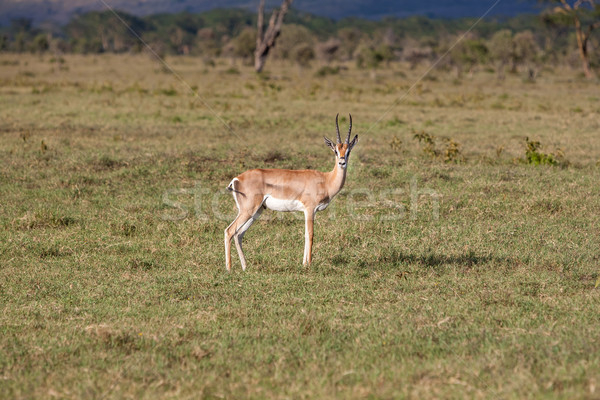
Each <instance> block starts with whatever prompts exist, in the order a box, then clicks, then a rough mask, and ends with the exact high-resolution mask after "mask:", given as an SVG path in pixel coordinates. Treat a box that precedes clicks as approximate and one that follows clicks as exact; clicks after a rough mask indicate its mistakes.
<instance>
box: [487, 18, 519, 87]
mask: <svg viewBox="0 0 600 400" xmlns="http://www.w3.org/2000/svg"><path fill="white" fill-rule="evenodd" d="M488 49H489V52H490V57H491V58H492V60H493V61H496V62H497V63H498V64H499V65H498V78H499V79H504V67H505V66H506V64H508V63H509V62H511V63H512V62H513V61H514V56H515V43H514V41H513V35H512V32H511V31H510V30H508V29H502V30H499V31H498V32H496V33H494V35H493V36H492V38H491V39H490V41H489V43H488Z"/></svg>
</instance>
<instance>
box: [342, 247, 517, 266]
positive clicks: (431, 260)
mask: <svg viewBox="0 0 600 400" xmlns="http://www.w3.org/2000/svg"><path fill="white" fill-rule="evenodd" d="M353 261H354V260H352V258H351V257H350V256H349V255H347V254H337V255H335V256H334V257H333V259H332V263H333V264H334V265H336V266H339V265H344V264H345V265H352V264H355V265H357V266H358V267H359V268H369V269H381V268H383V269H387V268H396V267H407V266H418V267H424V268H433V269H436V270H441V269H444V267H447V266H458V267H463V268H472V267H476V266H480V265H485V264H492V265H507V264H511V263H514V262H516V260H510V259H508V258H507V257H501V256H494V255H489V254H485V255H482V254H477V253H475V252H473V251H467V252H465V253H462V254H439V253H434V252H427V253H421V254H418V253H403V252H400V251H395V250H392V251H390V252H389V253H387V254H377V255H373V257H372V258H369V257H364V258H361V259H359V260H358V261H354V262H353Z"/></svg>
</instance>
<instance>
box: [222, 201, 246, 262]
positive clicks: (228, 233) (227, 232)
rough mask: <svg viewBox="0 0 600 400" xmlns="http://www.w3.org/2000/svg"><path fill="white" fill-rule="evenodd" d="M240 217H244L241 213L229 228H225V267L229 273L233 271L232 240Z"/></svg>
mask: <svg viewBox="0 0 600 400" xmlns="http://www.w3.org/2000/svg"><path fill="white" fill-rule="evenodd" d="M240 217H242V214H241V213H239V214H238V216H237V217H236V218H235V219H234V220H233V222H232V223H231V224H229V226H228V227H227V228H225V267H226V268H227V271H231V238H232V237H233V236H234V234H235V231H236V230H237V225H238V223H239V221H240ZM244 222H245V221H244Z"/></svg>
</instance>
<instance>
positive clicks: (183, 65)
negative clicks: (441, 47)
mask: <svg viewBox="0 0 600 400" xmlns="http://www.w3.org/2000/svg"><path fill="white" fill-rule="evenodd" d="M167 62H168V63H169V64H170V65H171V66H172V67H173V69H174V70H175V71H177V73H178V74H180V77H181V78H182V79H183V80H184V81H185V82H186V83H187V84H189V85H190V86H191V87H193V88H195V89H197V91H198V93H199V96H200V97H199V98H197V97H194V96H193V95H192V94H191V93H190V91H189V90H188V89H187V88H186V86H185V85H184V84H181V82H180V81H178V80H177V79H176V78H175V77H174V76H173V75H172V74H170V73H169V72H168V71H165V69H164V68H162V67H161V66H160V65H159V64H157V63H156V62H154V61H152V60H151V59H149V58H148V57H146V56H142V55H139V56H130V55H121V56H111V55H103V56H87V57H84V56H66V57H64V58H58V59H57V58H54V57H52V56H50V55H46V56H43V57H40V56H25V55H23V56H17V55H10V54H4V55H0V157H1V160H2V162H1V163H0V193H1V195H2V196H1V200H0V202H1V203H0V204H1V207H0V398H7V399H8V398H11V399H24V398H33V397H36V398H73V399H76V398H136V399H137V398H199V397H206V398H356V397H367V398H402V397H410V398H440V397H444V398H465V397H475V398H524V397H532V398H540V397H548V398H598V396H600V352H599V351H598V349H599V348H600V330H599V327H600V312H599V310H600V294H599V293H600V288H595V286H597V281H598V277H599V274H598V267H599V263H600V261H599V260H600V185H599V184H598V182H599V181H600V166H599V165H598V162H599V161H600V137H599V136H598V132H599V131H600V95H599V93H600V90H599V89H600V86H599V85H598V82H587V81H583V80H581V79H580V78H578V77H577V74H576V72H574V71H569V70H561V69H556V70H551V69H545V70H543V71H542V73H541V75H540V77H539V78H538V79H537V81H536V82H535V83H531V82H527V81H525V80H524V79H523V77H522V76H520V75H508V77H507V79H506V80H505V81H503V82H499V81H498V80H497V79H496V77H495V75H494V74H493V73H490V72H486V71H478V72H476V73H474V74H473V75H466V76H464V77H462V78H461V79H457V78H456V77H455V76H454V75H453V74H451V73H447V72H438V71H434V72H432V73H431V74H430V75H428V76H427V78H426V79H424V80H422V81H421V82H420V83H418V84H417V85H416V86H414V88H413V90H412V91H411V92H410V94H409V95H408V96H406V97H404V94H405V93H406V91H407V89H409V88H410V87H411V85H412V84H413V83H414V82H415V81H416V80H417V79H418V78H419V77H420V76H421V75H422V74H423V73H424V72H425V67H423V68H421V69H417V70H409V69H408V68H407V67H406V66H404V65H393V66H391V67H389V68H384V69H381V70H378V71H377V72H376V73H373V72H369V71H361V70H357V69H355V68H354V67H353V66H352V65H349V66H348V68H347V69H342V70H341V71H339V73H337V74H333V75H328V76H324V77H323V76H319V74H317V70H318V66H316V65H315V66H314V67H313V68H312V69H299V68H298V67H295V66H290V65H287V64H277V63H274V62H270V63H269V64H268V66H267V70H268V71H267V73H266V74H264V75H261V76H257V75H256V74H254V73H253V71H252V69H251V68H249V67H246V66H242V65H239V64H238V65H237V66H235V65H234V66H232V65H231V64H230V62H229V61H228V60H219V61H218V62H217V63H216V65H215V66H210V65H208V66H207V65H204V64H203V63H202V61H201V60H200V59H195V58H168V59H167ZM399 99H400V100H401V101H397V100H399ZM207 105H208V106H209V107H210V109H212V111H211V110H209V108H207ZM338 112H339V113H340V114H341V115H343V116H345V115H347V114H348V113H349V112H350V113H352V116H353V120H354V129H353V132H355V133H357V134H359V136H360V143H359V144H358V145H357V146H356V148H355V149H354V151H353V154H352V157H351V159H350V165H349V168H348V179H347V182H346V186H345V188H344V189H343V191H342V193H341V194H340V195H339V196H338V197H337V198H336V199H335V200H334V202H333V203H332V205H331V206H330V207H329V208H328V209H327V210H326V211H324V212H322V213H319V214H318V215H317V219H316V224H315V246H314V249H313V264H312V265H311V266H310V267H309V268H305V267H302V252H303V240H304V225H303V224H304V223H303V220H302V216H301V215H295V214H284V213H274V212H265V213H264V214H263V217H262V219H261V220H259V222H258V223H257V224H255V225H254V226H253V227H252V228H251V229H250V230H249V231H248V234H247V235H246V237H245V242H244V244H245V247H244V248H245V252H246V256H247V258H248V263H249V268H248V270H247V271H246V272H245V273H243V272H242V271H241V268H240V265H239V260H238V258H237V253H235V250H233V252H234V253H233V260H234V264H233V271H232V273H230V274H228V273H226V271H225V262H224V250H223V229H224V228H225V227H226V226H227V225H228V224H229V223H230V222H231V220H232V219H233V218H234V217H235V215H236V209H235V203H234V201H233V199H232V198H231V195H230V194H229V193H228V192H227V191H226V190H225V187H226V186H227V184H228V183H229V181H230V180H231V179H232V178H233V177H234V176H236V175H238V174H239V173H241V172H243V171H244V170H246V169H250V168H257V167H266V168H294V169H302V168H314V169H319V170H321V171H325V170H330V169H331V168H332V167H333V162H334V159H333V156H332V154H331V152H330V151H329V150H328V149H327V147H326V146H325V144H324V143H323V139H322V136H323V135H327V136H329V137H332V136H334V135H335V133H334V132H335V130H334V129H335V128H334V119H335V115H336V113H338ZM379 119H381V120H380V121H379V122H377V121H378V120H379ZM223 122H225V123H226V124H228V126H229V127H227V126H225V124H224V123H223ZM376 122H377V123H376ZM340 126H341V127H342V130H345V129H346V128H345V127H346V126H347V119H346V117H344V118H342V119H341V121H340ZM415 134H418V135H419V134H420V135H421V137H422V139H423V141H422V142H419V141H418V140H416V139H415V138H414V136H415ZM526 137H529V139H530V140H531V141H539V142H540V143H541V148H540V149H538V155H541V154H542V153H545V154H548V155H552V157H553V160H555V161H556V164H557V165H533V164H529V163H527V162H526V161H525V160H526V141H525V139H526ZM427 138H430V139H431V140H433V141H434V145H433V146H432V145H431V144H430V145H427V143H426V141H427Z"/></svg>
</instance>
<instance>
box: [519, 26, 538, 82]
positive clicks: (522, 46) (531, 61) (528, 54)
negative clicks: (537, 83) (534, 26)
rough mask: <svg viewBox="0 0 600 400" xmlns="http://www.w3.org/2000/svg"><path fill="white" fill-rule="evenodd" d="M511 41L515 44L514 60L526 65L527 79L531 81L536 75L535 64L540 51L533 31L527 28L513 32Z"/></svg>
mask: <svg viewBox="0 0 600 400" xmlns="http://www.w3.org/2000/svg"><path fill="white" fill-rule="evenodd" d="M513 42H514V44H515V62H516V63H519V64H522V65H525V66H526V67H527V69H528V74H529V79H530V80H532V81H533V80H534V79H535V75H536V71H535V64H537V61H538V54H539V51H540V48H539V46H538V44H537V42H536V40H535V36H534V35H533V32H531V31H529V30H526V31H523V32H519V33H517V34H515V37H514V38H513Z"/></svg>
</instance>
